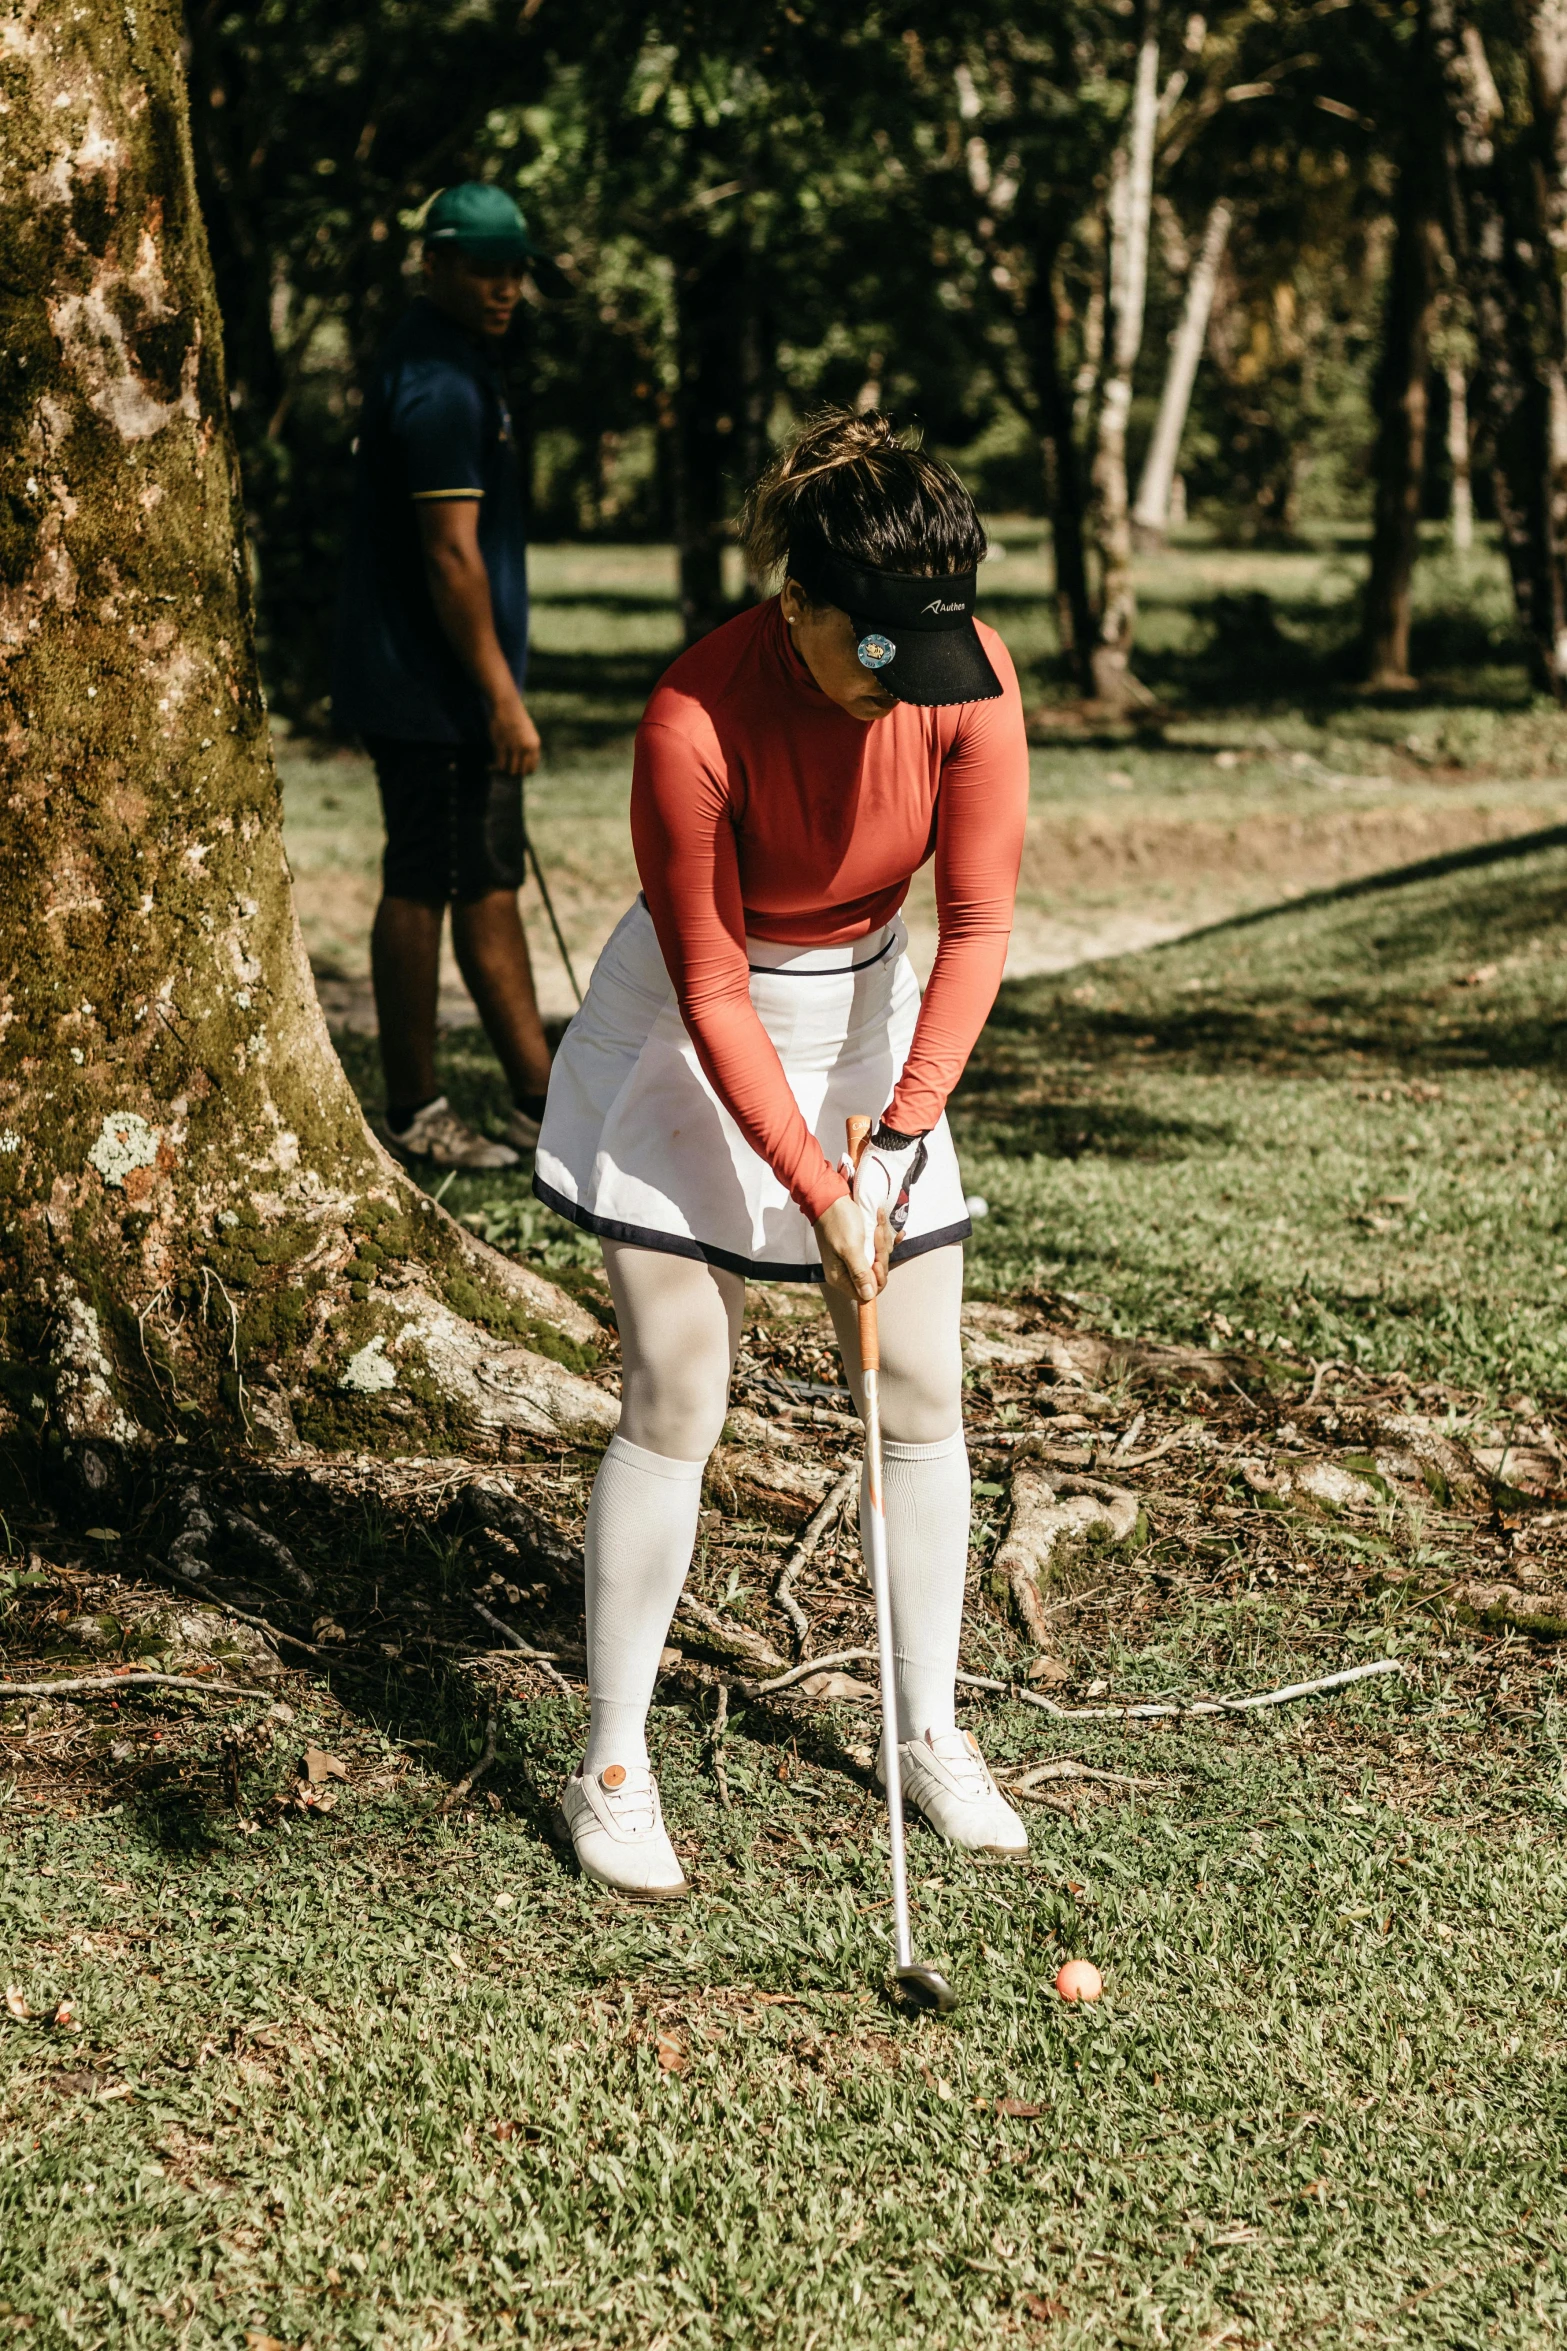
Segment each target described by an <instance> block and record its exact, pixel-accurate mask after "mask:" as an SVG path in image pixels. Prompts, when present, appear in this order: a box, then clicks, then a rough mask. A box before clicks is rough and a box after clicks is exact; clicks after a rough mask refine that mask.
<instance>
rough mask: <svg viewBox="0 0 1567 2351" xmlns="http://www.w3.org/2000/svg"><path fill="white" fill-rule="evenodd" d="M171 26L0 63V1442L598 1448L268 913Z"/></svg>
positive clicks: (588, 1412)
mask: <svg viewBox="0 0 1567 2351" xmlns="http://www.w3.org/2000/svg"><path fill="white" fill-rule="evenodd" d="M179 42H180V25H179V20H178V17H177V15H176V14H175V13H174V11H172V10H171V9H170V7H169V6H168V5H167V0H137V5H136V7H135V8H124V7H121V6H120V5H119V4H118V0H114V4H112V5H110V4H108V0H88V4H87V5H85V6H83V7H80V8H77V9H74V10H71V11H67V12H62V11H59V10H55V9H50V8H47V7H45V6H43V5H42V4H41V0H21V4H20V5H13V6H12V7H11V8H10V10H9V12H8V16H7V22H6V30H5V41H4V45H3V50H0V75H3V77H4V100H5V106H6V113H5V118H4V119H5V136H4V142H3V146H0V244H3V266H0V285H3V288H4V303H5V311H6V318H5V334H4V337H3V355H0V733H3V739H4V744H5V775H6V783H5V792H6V803H7V804H6V822H5V826H4V830H3V834H0V1035H3V1045H0V1282H3V1305H0V1312H3V1315H4V1329H3V1333H0V1357H3V1369H0V1384H3V1394H4V1402H5V1409H6V1411H7V1413H8V1415H9V1418H10V1425H11V1432H12V1437H13V1441H16V1440H20V1441H21V1442H22V1443H23V1444H24V1446H25V1444H26V1443H28V1442H30V1441H36V1440H38V1439H40V1438H44V1437H46V1436H48V1435H49V1434H50V1433H51V1432H52V1433H53V1435H54V1436H55V1437H56V1438H57V1439H58V1440H59V1441H61V1442H63V1443H64V1444H66V1445H67V1446H68V1447H73V1448H75V1449H76V1450H77V1452H78V1453H80V1451H81V1450H82V1448H84V1447H89V1448H90V1447H93V1446H96V1448H97V1450H98V1452H99V1453H100V1454H102V1455H104V1456H105V1457H108V1456H111V1455H112V1454H113V1453H114V1452H115V1450H116V1449H119V1448H126V1447H131V1448H134V1447H136V1446H138V1445H139V1444H141V1443H142V1442H143V1441H144V1440H146V1439H147V1438H149V1437H155V1436H157V1435H160V1434H161V1435H164V1436H168V1435H172V1434H175V1433H180V1434H186V1433H190V1432H193V1431H195V1430H197V1429H200V1430H201V1431H202V1432H203V1433H205V1432H207V1431H209V1430H211V1431H215V1432H216V1433H217V1434H218V1435H219V1436H220V1437H221V1438H224V1439H227V1440H229V1441H232V1442H236V1443H240V1442H253V1443H269V1444H273V1445H282V1446H291V1445H293V1444H295V1443H296V1442H299V1441H309V1440H314V1441H316V1442H323V1443H332V1444H337V1443H342V1442H351V1443H353V1444H354V1445H356V1446H358V1447H364V1448H370V1449H376V1450H380V1449H386V1448H388V1447H393V1448H397V1449H406V1448H409V1447H415V1446H416V1447H419V1448H420V1449H430V1448H432V1447H435V1446H442V1445H450V1444H456V1443H461V1444H463V1445H465V1446H472V1445H474V1444H475V1443H484V1442H488V1441H495V1442H499V1441H500V1440H502V1439H503V1438H505V1437H506V1436H507V1435H508V1434H517V1433H520V1434H522V1435H523V1436H528V1435H534V1436H550V1437H556V1438H558V1437H561V1436H565V1437H568V1438H574V1437H582V1436H588V1435H590V1434H593V1433H599V1434H602V1433H603V1432H604V1431H605V1430H607V1429H608V1428H609V1427H611V1426H612V1425H613V1422H614V1418H615V1406H614V1402H613V1399H612V1398H611V1397H609V1396H608V1395H607V1394H605V1392H604V1391H603V1390H602V1389H601V1388H599V1387H596V1386H595V1385H593V1384H592V1382H590V1381H589V1380H587V1379H585V1378H584V1377H582V1376H581V1375H582V1374H583V1372H584V1371H586V1370H587V1369H588V1368H590V1349H591V1343H592V1340H593V1338H594V1335H595V1332H596V1328H597V1326H596V1325H595V1324H594V1323H593V1322H592V1320H591V1318H589V1317H588V1316H587V1315H586V1314H585V1313H584V1312H583V1311H582V1310H581V1309H580V1308H579V1307H577V1306H574V1305H573V1304H572V1303H571V1302H570V1301H569V1300H567V1299H566V1298H565V1297H564V1296H563V1295H562V1294H561V1293H560V1292H559V1291H558V1290H556V1289H555V1288H554V1287H553V1285H551V1284H549V1283H547V1282H545V1281H543V1280H542V1279H541V1278H539V1277H538V1276H536V1275H532V1274H530V1273H528V1272H526V1271H525V1270H524V1269H521V1268H518V1267H516V1266H514V1265H511V1264H510V1263H509V1262H508V1261H506V1260H505V1259H502V1258H501V1257H499V1256H498V1255H497V1254H496V1253H494V1252H492V1251H488V1250H485V1249H483V1248H482V1247H481V1246H480V1245H479V1244H476V1243H474V1242H472V1241H471V1240H470V1239H469V1238H468V1236H466V1235H465V1234H463V1233H462V1232H461V1231H460V1230H459V1228H458V1227H457V1226H455V1225H454V1224H453V1223H452V1221H451V1220H450V1219H449V1218H448V1217H446V1216H445V1215H444V1213H443V1212H441V1211H440V1210H438V1209H436V1208H435V1207H434V1206H433V1204H432V1203H431V1202H429V1201H428V1200H427V1199H425V1198H424V1196H423V1195H422V1194H421V1193H419V1192H418V1191H417V1190H415V1188H414V1187H413V1186H411V1185H410V1184H409V1183H408V1182H407V1180H406V1178H404V1176H403V1175H402V1174H401V1172H400V1170H398V1169H397V1168H396V1167H395V1165H394V1164H393V1163H392V1161H391V1160H390V1159H389V1158H388V1157H387V1156H386V1154H385V1153H384V1152H383V1151H382V1150H381V1149H380V1147H379V1145H378V1144H377V1143H376V1141H375V1139H374V1137H373V1136H372V1135H371V1134H370V1132H369V1130H368V1129H367V1127H366V1126H365V1123H364V1120H363V1118H362V1116H361V1115H360V1111H359V1107H358V1104H357V1102H356V1101H355V1098H354V1095H353V1093H352V1091H351V1089H350V1087H349V1085H348V1082H347V1080H346V1078H345V1077H344V1074H343V1071H342V1069H341V1067H340V1065H339V1063H338V1060H337V1057H336V1054H335V1053H334V1052H333V1049H332V1045H331V1041H330V1039H329V1037H328V1035H327V1032H326V1028H325V1024H324V1022H323V1020H322V1017H321V1013H320V1009H319V1007H318V1005H317V1002H316V997H315V990H314V986H313V984H312V981H311V976H310V970H309V966H308V964H307V962H306V960H305V955H304V951H303V947H302V944H301V940H300V935H299V927H298V923H297V921H296V919H295V915H294V907H293V898H292V891H291V887H290V881H289V874H288V867H287V863H286V860H285V857H284V851H283V838H282V827H281V812H280V807H279V799H278V789H277V781H276V777H275V775H274V772H273V766H272V758H271V751H270V748H269V742H268V733H267V720H266V712H265V709H264V706H263V703H262V698H261V692H260V687H259V683H258V679H257V674H256V665H255V657H254V652H253V648H252V631H251V598H250V583H249V576H248V566H247V561H246V555H245V547H244V534H243V527H242V517H241V510H240V496H239V483H238V479H237V475H236V469H235V462H234V454H233V447H232V442H231V437H230V433H229V426H228V404H227V396H226V392H225V386H224V374H223V358H222V349H221V341H220V334H219V324H218V315H217V310H216V307H215V304H214V300H213V293H212V285H211V276H210V271H209V267H208V260H207V251H206V244H205V239H204V235H203V231H202V225H201V219H200V215H199V211H198V208H197V204H196V199H195V193H194V185H193V178H192V170H191V155H190V141H189V131H188V123H187V117H186V103H185V90H184V83H183V75H182V68H181V59H180V46H179Z"/></svg>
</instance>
